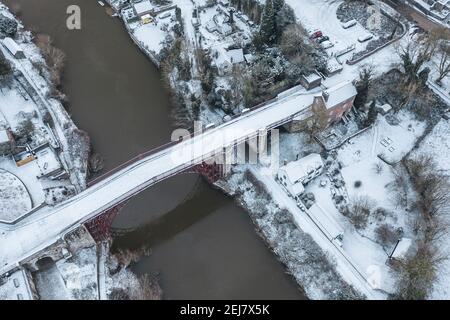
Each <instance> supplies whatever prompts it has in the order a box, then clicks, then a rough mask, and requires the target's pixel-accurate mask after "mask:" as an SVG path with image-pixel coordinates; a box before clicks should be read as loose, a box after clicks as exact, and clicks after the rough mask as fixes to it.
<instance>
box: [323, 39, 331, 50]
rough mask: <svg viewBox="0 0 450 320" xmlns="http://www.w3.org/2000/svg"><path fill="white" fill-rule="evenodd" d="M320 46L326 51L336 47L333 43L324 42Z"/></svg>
mask: <svg viewBox="0 0 450 320" xmlns="http://www.w3.org/2000/svg"><path fill="white" fill-rule="evenodd" d="M320 46H321V47H322V48H324V49H328V48H331V47H332V46H334V43H332V42H331V41H328V40H327V41H324V42H322V43H321V44H320Z"/></svg>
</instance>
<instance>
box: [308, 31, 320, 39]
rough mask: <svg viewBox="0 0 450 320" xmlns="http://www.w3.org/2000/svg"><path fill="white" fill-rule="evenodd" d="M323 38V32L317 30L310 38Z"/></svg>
mask: <svg viewBox="0 0 450 320" xmlns="http://www.w3.org/2000/svg"><path fill="white" fill-rule="evenodd" d="M322 36H323V34H322V31H320V30H317V31H314V32H313V34H312V35H311V36H310V37H309V38H310V39H316V38H320V37H322Z"/></svg>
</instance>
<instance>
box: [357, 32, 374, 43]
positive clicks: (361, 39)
mask: <svg viewBox="0 0 450 320" xmlns="http://www.w3.org/2000/svg"><path fill="white" fill-rule="evenodd" d="M372 38H373V34H370V33H368V34H366V35H364V36H361V37H359V38H358V41H359V42H361V43H362V42H366V41H369V40H370V39H372Z"/></svg>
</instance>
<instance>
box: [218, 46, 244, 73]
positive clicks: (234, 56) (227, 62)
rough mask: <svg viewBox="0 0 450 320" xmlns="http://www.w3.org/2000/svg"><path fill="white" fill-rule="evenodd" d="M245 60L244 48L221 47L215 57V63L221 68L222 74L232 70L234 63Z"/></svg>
mask: <svg viewBox="0 0 450 320" xmlns="http://www.w3.org/2000/svg"><path fill="white" fill-rule="evenodd" d="M243 62H245V58H244V50H242V49H233V50H228V51H227V50H225V49H223V48H219V49H218V50H217V58H216V59H215V64H216V66H217V68H218V70H219V74H220V75H225V74H228V73H229V72H231V70H232V69H233V65H235V64H240V63H243Z"/></svg>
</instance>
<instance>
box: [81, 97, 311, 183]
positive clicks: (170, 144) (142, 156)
mask: <svg viewBox="0 0 450 320" xmlns="http://www.w3.org/2000/svg"><path fill="white" fill-rule="evenodd" d="M287 98H289V97H285V98H283V99H287ZM278 100H279V99H278V98H273V99H271V100H268V101H265V102H263V103H260V104H258V105H256V106H254V107H252V108H250V111H249V112H247V113H245V114H236V115H233V116H231V119H230V120H228V121H227V122H224V123H222V124H221V125H226V124H231V123H230V122H232V121H235V120H237V119H238V118H246V117H249V116H252V113H253V112H254V111H257V110H259V109H262V108H263V107H268V106H270V105H271V104H273V103H275V102H276V101H278ZM301 112H303V110H301V111H299V112H298V113H296V114H294V115H292V116H290V117H288V118H287V119H283V120H280V121H278V122H276V123H273V124H272V125H271V126H270V128H266V129H271V128H276V127H278V126H281V125H283V124H286V123H288V122H289V121H292V119H293V118H295V117H296V116H297V115H298V114H300V113H301ZM215 129H217V127H216V128H215ZM203 132H204V131H203V128H202V129H200V130H196V131H192V132H191V133H190V134H189V135H188V136H187V137H193V136H196V135H197V134H201V133H203ZM187 137H186V136H184V137H182V138H180V140H179V141H171V142H168V143H166V144H163V145H161V146H158V147H156V148H154V149H151V150H149V151H146V152H144V153H141V154H139V155H137V156H135V157H134V158H132V159H130V160H128V161H126V162H124V163H122V164H120V165H118V166H117V167H115V168H114V169H112V170H110V171H108V172H106V173H104V174H102V175H100V176H98V177H96V178H94V179H92V180H90V181H89V182H88V183H87V186H88V187H91V186H93V185H95V184H97V183H99V182H101V181H103V180H105V179H107V178H109V177H111V176H112V175H114V174H116V173H118V172H119V171H121V170H123V169H125V168H127V167H128V166H130V165H132V164H134V163H137V162H139V161H141V160H143V159H145V158H147V157H149V156H151V155H154V154H156V153H158V152H161V151H163V150H165V149H167V148H170V147H173V146H176V145H177V144H179V143H180V142H182V141H184V140H185V138H187ZM248 138H249V137H246V139H248ZM237 143H241V142H237Z"/></svg>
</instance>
